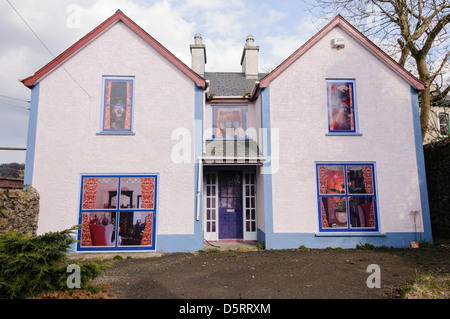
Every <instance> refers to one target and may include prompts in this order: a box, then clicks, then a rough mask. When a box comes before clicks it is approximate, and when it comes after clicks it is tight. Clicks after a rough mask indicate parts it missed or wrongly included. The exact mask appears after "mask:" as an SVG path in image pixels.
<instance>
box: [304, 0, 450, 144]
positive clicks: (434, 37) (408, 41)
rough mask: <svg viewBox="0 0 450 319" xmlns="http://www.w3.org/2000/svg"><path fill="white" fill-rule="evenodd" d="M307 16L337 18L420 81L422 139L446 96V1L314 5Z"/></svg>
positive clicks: (449, 14)
mask: <svg viewBox="0 0 450 319" xmlns="http://www.w3.org/2000/svg"><path fill="white" fill-rule="evenodd" d="M308 1H309V0H305V2H307V4H308V5H309V8H310V11H311V12H312V13H313V14H314V15H315V16H316V17H318V18H320V19H322V21H329V20H330V19H331V18H332V17H334V16H335V15H336V14H338V13H339V14H340V15H341V16H343V17H344V18H345V19H346V20H348V21H349V22H350V23H352V24H353V25H354V26H355V27H356V28H358V29H359V30H360V31H361V32H362V33H363V34H364V35H366V36H367V37H368V38H369V39H371V40H372V41H373V42H374V43H375V44H377V45H378V46H380V47H381V48H382V49H383V50H385V52H386V53H388V54H389V55H391V56H392V57H393V58H394V59H395V60H397V62H398V63H399V64H400V65H401V66H403V67H405V68H406V69H407V70H408V71H410V72H411V73H413V74H414V75H415V76H417V77H418V78H419V80H420V81H422V82H423V83H424V84H425V86H426V89H425V90H423V91H421V92H420V94H419V102H420V124H421V127H422V139H424V137H425V134H426V133H427V130H428V123H429V120H430V113H431V103H432V102H435V101H440V100H442V99H444V98H445V96H446V95H447V94H449V92H450V74H449V73H450V72H449V69H450V67H449V60H450V30H447V29H448V27H449V23H450V2H449V0H316V2H315V3H308Z"/></svg>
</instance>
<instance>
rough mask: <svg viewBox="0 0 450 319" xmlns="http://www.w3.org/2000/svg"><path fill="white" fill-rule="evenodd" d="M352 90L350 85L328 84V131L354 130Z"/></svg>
mask: <svg viewBox="0 0 450 319" xmlns="http://www.w3.org/2000/svg"><path fill="white" fill-rule="evenodd" d="M352 89H353V87H352V83H336V82H335V83H330V84H329V86H328V94H329V95H328V107H329V112H330V114H329V116H330V131H353V130H354V120H353V116H354V114H353V100H352V97H353V94H352V91H353V90H352Z"/></svg>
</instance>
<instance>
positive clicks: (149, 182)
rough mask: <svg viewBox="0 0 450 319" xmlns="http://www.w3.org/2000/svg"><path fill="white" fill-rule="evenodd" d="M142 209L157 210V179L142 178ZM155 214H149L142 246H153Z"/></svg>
mask: <svg viewBox="0 0 450 319" xmlns="http://www.w3.org/2000/svg"><path fill="white" fill-rule="evenodd" d="M141 193H142V208H146V209H154V208H155V178H154V177H149V178H141ZM152 231H153V212H150V213H148V216H147V223H146V224H145V228H144V234H143V235H142V241H141V245H146V246H150V245H152Z"/></svg>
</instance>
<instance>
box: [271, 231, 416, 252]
mask: <svg viewBox="0 0 450 319" xmlns="http://www.w3.org/2000/svg"><path fill="white" fill-rule="evenodd" d="M415 238H416V234H415V233H414V232H407V233H406V232H405V233H386V234H381V233H379V234H372V235H365V234H364V236H358V234H353V235H347V234H342V235H341V236H338V235H335V236H323V235H322V234H315V233H275V234H272V236H271V240H270V243H269V245H268V243H267V242H266V248H267V249H295V248H299V247H300V246H302V245H304V246H306V247H308V248H314V249H323V248H328V247H331V248H345V249H350V248H356V245H358V244H371V245H373V246H376V247H392V248H408V247H410V242H411V241H415V240H416V239H415Z"/></svg>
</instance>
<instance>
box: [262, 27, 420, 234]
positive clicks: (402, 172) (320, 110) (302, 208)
mask: <svg viewBox="0 0 450 319" xmlns="http://www.w3.org/2000/svg"><path fill="white" fill-rule="evenodd" d="M333 38H343V39H345V48H344V49H341V50H336V49H332V48H331V45H330V41H331V39H333ZM328 78H331V79H354V80H355V81H356V84H355V87H356V114H357V124H358V126H359V133H361V134H362V136H326V134H327V133H328V120H327V107H326V84H325V80H326V79H328ZM270 107H271V125H272V129H278V130H279V144H278V146H279V169H278V171H277V172H276V173H274V174H273V216H274V217H273V227H274V232H278V233H316V232H318V230H319V228H318V227H319V226H318V207H317V206H318V205H317V183H316V171H315V162H317V161H332V162H347V161H349V162H365V161H367V162H375V164H376V166H375V167H376V178H377V193H378V198H377V200H378V208H379V209H378V214H379V215H378V216H379V223H380V232H382V233H384V232H410V231H414V222H413V217H412V215H411V214H410V212H411V211H414V210H420V209H421V204H420V193H419V184H418V176H417V164H416V154H415V148H414V145H415V144H414V134H413V118H412V107H411V93H410V85H409V84H408V83H407V82H405V81H404V80H403V79H402V78H400V77H399V76H398V75H397V74H396V73H394V72H393V71H392V70H391V69H390V68H388V67H386V65H385V64H384V63H383V62H381V60H380V59H378V58H377V57H375V56H374V55H373V54H372V53H370V52H369V51H368V50H366V49H365V48H364V47H363V46H361V45H360V44H359V42H357V41H356V40H354V39H353V38H352V37H351V36H350V35H349V34H348V33H346V31H344V30H343V29H342V28H340V27H335V28H334V29H333V30H332V31H330V32H329V33H328V34H327V35H325V36H324V38H322V39H321V40H320V41H319V42H317V43H316V44H315V45H314V46H313V47H312V48H310V49H309V50H308V51H307V52H306V53H305V54H304V55H303V56H301V57H300V58H299V59H298V60H297V61H295V62H294V63H293V64H292V65H291V66H290V67H288V68H287V69H286V70H285V71H284V72H283V73H281V74H280V75H279V76H278V77H277V78H276V79H274V80H273V81H272V82H271V84H270ZM274 143H278V141H275V140H274V139H272V152H273V149H274ZM272 155H274V154H272ZM418 227H419V228H418V229H421V228H420V227H421V225H418Z"/></svg>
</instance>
